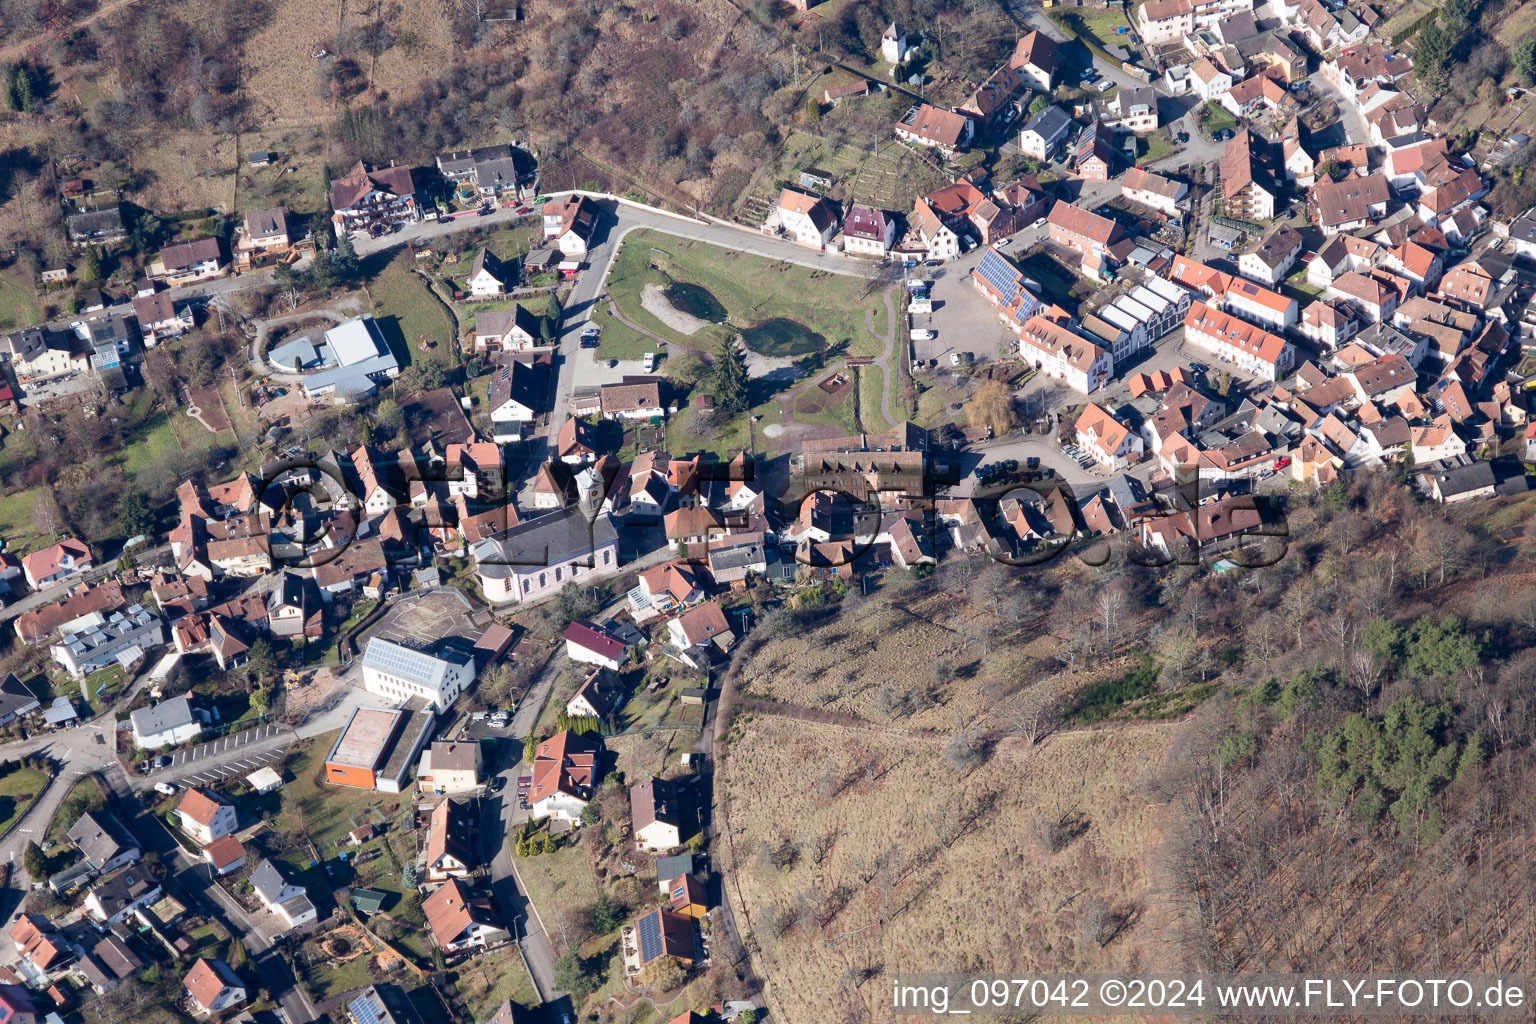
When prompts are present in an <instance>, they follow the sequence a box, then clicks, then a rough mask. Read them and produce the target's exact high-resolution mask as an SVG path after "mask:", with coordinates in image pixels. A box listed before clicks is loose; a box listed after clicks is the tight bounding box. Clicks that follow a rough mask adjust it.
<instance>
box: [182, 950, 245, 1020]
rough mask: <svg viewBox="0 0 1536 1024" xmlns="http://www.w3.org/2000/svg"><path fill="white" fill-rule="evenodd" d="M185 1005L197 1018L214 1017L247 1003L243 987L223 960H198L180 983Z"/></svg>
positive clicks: (237, 976)
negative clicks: (185, 1000)
mask: <svg viewBox="0 0 1536 1024" xmlns="http://www.w3.org/2000/svg"><path fill="white" fill-rule="evenodd" d="M181 986H182V988H183V989H185V990H186V993H187V1001H188V1002H189V1003H190V1004H191V1006H192V1009H193V1011H194V1012H195V1014H196V1015H197V1016H199V1017H214V1016H218V1015H219V1014H221V1013H224V1012H225V1011H227V1010H233V1009H234V1008H235V1007H237V1006H240V1005H242V1004H243V1003H244V1002H245V999H246V992H245V983H244V982H242V981H241V980H240V976H239V975H237V974H236V973H235V972H234V971H233V970H232V969H231V968H230V966H229V965H228V964H226V963H225V962H224V961H222V960H209V959H208V958H207V957H198V958H197V962H196V963H194V964H193V965H192V969H191V970H190V971H188V972H187V974H186V977H184V978H182V979H181Z"/></svg>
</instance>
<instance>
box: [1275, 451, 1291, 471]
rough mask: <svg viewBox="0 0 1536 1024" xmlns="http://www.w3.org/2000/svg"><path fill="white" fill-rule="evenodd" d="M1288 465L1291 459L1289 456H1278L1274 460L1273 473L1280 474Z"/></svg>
mask: <svg viewBox="0 0 1536 1024" xmlns="http://www.w3.org/2000/svg"><path fill="white" fill-rule="evenodd" d="M1290 464H1291V457H1290V456H1289V455H1282V456H1280V457H1279V458H1278V459H1276V460H1275V472H1276V473H1278V472H1280V471H1281V470H1282V469H1284V468H1286V467H1287V466H1289V465H1290Z"/></svg>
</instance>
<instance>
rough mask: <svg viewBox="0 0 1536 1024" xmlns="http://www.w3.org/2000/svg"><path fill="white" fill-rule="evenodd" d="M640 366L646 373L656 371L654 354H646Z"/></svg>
mask: <svg viewBox="0 0 1536 1024" xmlns="http://www.w3.org/2000/svg"><path fill="white" fill-rule="evenodd" d="M640 365H641V367H642V368H643V369H644V370H645V372H646V373H652V372H654V371H655V369H656V353H655V352H647V353H646V354H645V360H644V361H643V362H642V363H641V364H640Z"/></svg>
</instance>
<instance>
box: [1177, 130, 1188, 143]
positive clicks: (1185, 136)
mask: <svg viewBox="0 0 1536 1024" xmlns="http://www.w3.org/2000/svg"><path fill="white" fill-rule="evenodd" d="M1179 141H1180V142H1188V141H1189V132H1179Z"/></svg>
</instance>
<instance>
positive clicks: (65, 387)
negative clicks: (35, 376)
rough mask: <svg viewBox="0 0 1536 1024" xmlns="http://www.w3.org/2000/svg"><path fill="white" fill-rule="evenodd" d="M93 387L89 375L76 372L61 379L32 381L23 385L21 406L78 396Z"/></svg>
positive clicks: (93, 381)
mask: <svg viewBox="0 0 1536 1024" xmlns="http://www.w3.org/2000/svg"><path fill="white" fill-rule="evenodd" d="M95 386H96V379H95V378H94V377H92V376H91V375H90V374H89V373H84V372H82V371H79V370H76V371H75V372H74V373H68V374H65V375H64V376H62V377H50V378H49V379H47V380H42V381H33V382H31V383H30V384H26V385H23V386H22V389H21V390H22V396H21V404H22V405H36V404H37V403H38V402H46V401H49V400H50V399H54V398H63V397H65V396H67V395H78V394H80V393H81V392H82V391H90V390H91V389H93V388H94V387H95Z"/></svg>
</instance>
